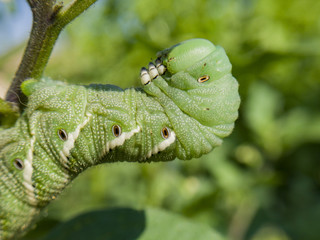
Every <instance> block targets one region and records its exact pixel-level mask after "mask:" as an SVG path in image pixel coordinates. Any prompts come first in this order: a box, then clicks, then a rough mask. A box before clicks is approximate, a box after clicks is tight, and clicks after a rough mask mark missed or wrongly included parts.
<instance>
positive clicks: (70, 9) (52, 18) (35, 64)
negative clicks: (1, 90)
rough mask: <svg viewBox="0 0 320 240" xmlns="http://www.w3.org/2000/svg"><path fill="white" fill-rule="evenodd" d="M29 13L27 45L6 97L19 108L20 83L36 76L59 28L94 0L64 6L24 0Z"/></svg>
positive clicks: (21, 99) (53, 0) (51, 1)
mask: <svg viewBox="0 0 320 240" xmlns="http://www.w3.org/2000/svg"><path fill="white" fill-rule="evenodd" d="M27 1H28V3H29V6H30V8H31V10H32V14H33V24H32V30H31V33H30V38H29V41H28V45H27V47H26V49H25V52H24V55H23V58H22V60H21V63H20V65H19V68H18V70H17V72H16V74H15V77H14V79H13V81H12V84H11V86H10V88H9V90H8V92H7V95H6V100H7V101H10V102H13V103H16V104H17V105H18V106H19V108H20V110H22V107H23V105H22V103H23V102H26V97H25V96H24V95H23V93H22V92H21V89H20V85H21V83H22V82H23V81H25V80H26V79H28V78H36V79H37V78H40V77H41V76H42V74H43V72H44V70H45V67H46V65H47V63H48V61H49V58H50V55H51V52H52V49H53V46H54V44H55V42H56V40H57V39H58V37H59V34H60V32H61V31H62V29H63V28H64V27H65V26H66V25H67V24H68V23H70V22H71V21H72V20H74V19H75V18H76V17H77V16H79V15H80V14H81V13H82V12H84V11H85V10H86V9H87V8H89V7H90V6H91V5H92V4H93V3H95V2H96V1H97V0H74V1H72V2H71V3H70V4H68V5H67V6H63V5H62V3H61V2H58V3H56V0H27Z"/></svg>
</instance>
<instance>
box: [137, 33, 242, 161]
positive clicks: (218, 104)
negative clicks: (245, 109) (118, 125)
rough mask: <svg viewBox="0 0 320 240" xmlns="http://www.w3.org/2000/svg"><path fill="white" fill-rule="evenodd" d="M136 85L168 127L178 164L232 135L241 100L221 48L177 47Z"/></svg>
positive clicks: (199, 43)
mask: <svg viewBox="0 0 320 240" xmlns="http://www.w3.org/2000/svg"><path fill="white" fill-rule="evenodd" d="M164 70H165V71H164ZM141 82H142V84H144V88H143V89H144V90H145V91H146V93H147V94H149V95H150V96H152V97H153V98H155V99H156V100H157V101H158V102H159V103H160V104H161V105H162V107H163V108H164V109H165V112H166V114H167V116H168V118H169V121H170V122H171V124H172V125H173V129H174V130H175V132H176V135H177V139H178V147H177V149H176V151H177V157H178V158H181V159H190V158H192V157H199V156H201V155H202V154H204V153H207V152H209V151H211V150H212V148H213V147H214V146H218V145H220V144H221V142H222V140H221V138H223V137H225V136H227V135H229V134H230V132H231V131H232V129H233V124H234V121H235V119H236V118H237V116H238V112H237V110H238V107H239V103H240V98H239V95H238V83H237V81H236V80H235V79H234V78H233V77H232V75H231V64H230V62H229V60H228V58H227V56H226V54H225V52H224V50H223V49H222V48H221V47H219V46H218V47H216V46H214V45H213V44H212V43H211V42H209V41H207V40H204V39H194V40H188V41H185V42H182V43H180V44H177V45H175V46H173V47H171V48H169V49H166V50H164V51H162V52H160V53H159V54H158V59H157V60H156V63H155V64H149V67H148V70H147V69H146V68H142V70H141Z"/></svg>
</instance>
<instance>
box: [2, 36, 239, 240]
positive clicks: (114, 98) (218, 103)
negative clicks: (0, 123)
mask: <svg viewBox="0 0 320 240" xmlns="http://www.w3.org/2000/svg"><path fill="white" fill-rule="evenodd" d="M140 76H141V83H142V85H143V88H142V89H143V90H142V91H141V90H137V89H134V88H131V89H125V90H123V89H121V88H119V87H117V86H112V85H101V84H100V85H99V84H94V85H89V86H80V85H69V84H66V83H62V82H58V81H53V80H49V79H43V80H39V81H38V80H28V81H25V82H24V83H23V84H22V85H21V89H22V91H23V93H24V94H25V95H26V96H27V97H28V106H27V108H26V109H25V111H24V112H23V114H22V115H21V116H20V118H19V119H18V120H17V123H16V125H15V126H14V127H12V128H10V129H7V130H2V131H1V134H0V172H1V178H0V190H1V195H0V210H1V211H0V224H1V225H0V233H1V234H2V235H3V236H4V237H3V238H4V239H6V238H10V237H12V236H15V235H16V234H17V233H18V232H22V231H24V229H25V227H26V226H29V225H30V224H31V222H32V221H33V219H34V217H35V216H36V215H37V214H38V212H39V211H40V209H42V208H43V207H44V206H46V205H47V204H48V203H49V202H50V201H51V200H52V199H55V198H56V196H57V195H58V194H59V193H60V192H61V191H62V190H63V189H64V188H65V186H66V185H67V184H68V183H69V182H70V181H71V180H72V179H73V178H74V177H76V176H77V175H78V174H79V173H80V172H82V171H84V170H85V169H87V168H88V167H90V166H93V165H96V164H100V163H105V162H115V161H131V162H152V161H154V162H156V161H170V160H173V159H175V158H176V157H177V158H179V159H191V158H197V157H200V156H202V155H203V154H206V153H208V152H210V151H211V150H212V149H213V148H214V147H216V146H219V145H220V144H221V143H222V138H224V137H226V136H227V135H229V134H230V133H231V131H232V129H233V126H234V121H235V120H236V118H237V116H238V107H239V103H240V98H239V95H238V83H237V81H236V80H235V79H234V78H233V77H232V75H231V64H230V62H229V60H228V58H227V56H226V54H225V52H224V50H223V49H222V48H221V47H219V46H215V45H213V44H212V43H211V42H209V41H207V40H204V39H194V40H189V41H185V42H182V43H180V44H177V45H175V46H173V47H171V48H169V49H166V50H164V51H162V52H160V53H159V55H158V58H157V59H156V61H155V62H154V63H149V65H148V67H147V68H142V69H141V72H140ZM1 237H2V236H1Z"/></svg>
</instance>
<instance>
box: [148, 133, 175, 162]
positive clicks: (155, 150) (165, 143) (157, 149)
mask: <svg viewBox="0 0 320 240" xmlns="http://www.w3.org/2000/svg"><path fill="white" fill-rule="evenodd" d="M175 140H176V134H175V133H174V131H171V132H170V137H168V138H167V139H165V140H163V141H162V142H161V143H159V144H158V145H156V146H154V147H153V148H152V149H151V150H150V151H149V152H148V154H147V158H150V157H151V156H152V154H156V153H158V152H161V151H163V150H165V149H166V148H167V147H169V146H170V145H171V144H172V143H174V141H175Z"/></svg>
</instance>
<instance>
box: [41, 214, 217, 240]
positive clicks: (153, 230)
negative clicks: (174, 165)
mask: <svg viewBox="0 0 320 240" xmlns="http://www.w3.org/2000/svg"><path fill="white" fill-rule="evenodd" d="M53 239H59V240H64V239H68V240H72V239H77V240H81V239H92V240H99V239H101V240H105V239H108V240H125V239H127V240H130V239H139V240H154V239H166V240H176V239H184V240H188V239H190V240H191V239H192V240H193V239H199V240H202V239H203V240H207V239H212V240H221V239H222V238H221V237H220V236H219V235H218V234H216V233H214V232H213V231H212V230H211V229H210V228H209V227H206V226H203V225H200V224H196V223H193V222H191V221H189V220H186V219H184V218H183V217H181V216H178V215H175V214H172V213H169V212H165V211H162V210H156V209H147V210H133V209H127V208H118V209H108V210H100V211H94V212H89V213H85V214H82V215H80V216H78V217H76V218H74V219H71V220H69V221H67V222H65V223H63V224H60V225H59V226H57V227H56V228H55V229H54V230H52V232H51V233H49V235H48V236H47V237H46V238H44V240H53Z"/></svg>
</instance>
